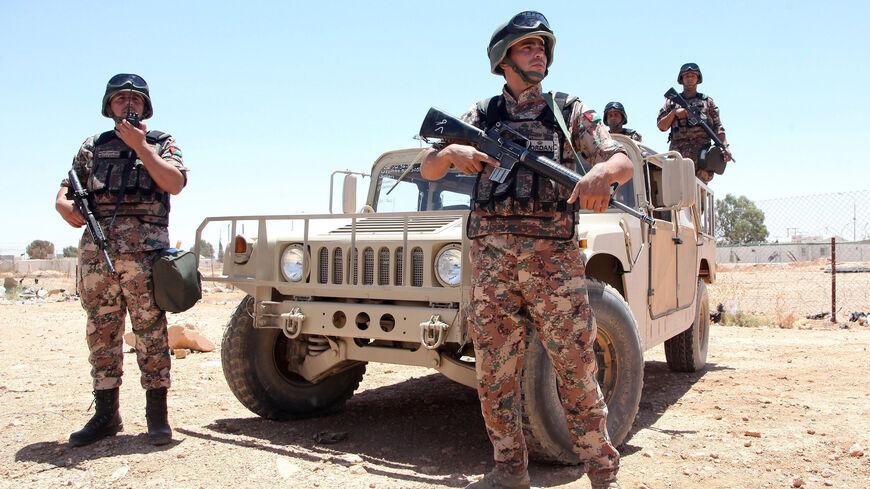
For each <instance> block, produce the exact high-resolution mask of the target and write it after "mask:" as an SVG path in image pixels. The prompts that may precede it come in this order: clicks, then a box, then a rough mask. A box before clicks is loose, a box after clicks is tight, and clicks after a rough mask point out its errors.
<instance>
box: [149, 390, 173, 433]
mask: <svg viewBox="0 0 870 489" xmlns="http://www.w3.org/2000/svg"><path fill="white" fill-rule="evenodd" d="M145 400H146V404H145V419H146V420H147V421H148V443H150V444H152V445H166V444H167V443H169V442H170V441H171V440H172V429H170V428H169V421H167V419H166V416H167V415H166V387H161V388H159V389H148V390H147V391H145Z"/></svg>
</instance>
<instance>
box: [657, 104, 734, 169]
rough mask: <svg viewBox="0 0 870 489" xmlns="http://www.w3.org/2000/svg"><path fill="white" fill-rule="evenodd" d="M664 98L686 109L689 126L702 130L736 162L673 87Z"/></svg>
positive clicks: (716, 136) (711, 130) (711, 129)
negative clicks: (698, 127) (699, 127)
mask: <svg viewBox="0 0 870 489" xmlns="http://www.w3.org/2000/svg"><path fill="white" fill-rule="evenodd" d="M665 98H666V99H668V100H671V101H673V102H674V103H675V104H677V105H679V106H680V107H682V108H684V109H686V112H688V113H689V125H690V126H701V129H703V130H704V132H706V133H707V136H710V139H712V140H713V143H714V144H715V145H716V146H719V148H720V149H721V150H722V152H723V153H725V154H726V155H728V157H729V158H731V161H735V162H736V161H737V160H735V159H734V155H732V154H731V151H728V148H726V147H725V144H724V143H723V142H722V140H721V139H719V135H718V134H716V133H715V132H714V131H713V128H711V127H710V126H709V125H708V124H707V123H706V122H704V119H701V114H699V113H698V112H697V111H696V110H694V109H693V108H692V107H691V106H690V105H689V102H687V101H686V99H685V98H684V97H683V96H682V95H681V94H680V93H678V92H677V91H676V90H675V89H674V87H671V88H669V89H668V91H667V92H665Z"/></svg>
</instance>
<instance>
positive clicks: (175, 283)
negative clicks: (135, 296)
mask: <svg viewBox="0 0 870 489" xmlns="http://www.w3.org/2000/svg"><path fill="white" fill-rule="evenodd" d="M151 274H152V280H153V282H154V300H155V302H157V307H159V308H160V309H163V310H164V311H167V312H183V311H186V310H188V309H190V308H191V307H193V306H194V304H196V303H197V301H199V300H200V299H201V298H202V275H201V274H200V273H199V270H197V260H196V255H194V254H193V253H192V252H190V251H183V250H182V251H179V250H176V249H175V248H166V249H165V250H162V251H161V252H160V255H159V256H158V257H157V260H156V261H155V262H154V266H153V267H152V271H151Z"/></svg>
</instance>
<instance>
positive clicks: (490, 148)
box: [420, 108, 653, 225]
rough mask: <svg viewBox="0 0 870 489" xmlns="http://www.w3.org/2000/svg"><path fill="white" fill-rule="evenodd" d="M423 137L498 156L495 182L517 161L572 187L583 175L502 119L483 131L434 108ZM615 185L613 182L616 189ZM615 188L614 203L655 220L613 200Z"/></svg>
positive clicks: (423, 131) (426, 122)
mask: <svg viewBox="0 0 870 489" xmlns="http://www.w3.org/2000/svg"><path fill="white" fill-rule="evenodd" d="M420 137H422V138H423V139H424V140H427V139H426V138H438V139H447V140H452V141H459V142H463V143H468V144H472V145H474V146H476V147H477V148H478V149H479V150H480V151H481V152H483V153H486V154H488V155H489V156H492V157H493V158H495V159H497V160H498V162H499V165H500V166H498V167H496V168H493V170H492V174H490V176H489V179H490V180H492V181H494V182H498V183H504V181H505V180H506V179H507V177H508V175H510V173H511V171H513V169H514V166H515V165H516V164H517V163H520V164H522V165H525V166H527V167H529V168H530V169H531V170H532V171H533V172H535V173H539V174H541V175H544V176H545V177H548V178H550V179H552V180H555V181H556V182H557V183H559V184H560V185H564V186H566V187H568V188H570V189H572V190H573V189H574V186H575V185H577V182H579V181H580V179H581V178H582V176H581V175H580V174H578V173H576V172H573V171H571V170H569V169H568V168H565V167H564V166H562V165H560V164H558V163H556V162H555V161H553V160H551V159H549V158H545V157H543V156H540V155H538V154H536V153H534V152H533V151H531V150H529V149H528V147H527V145H528V142H529V140H528V138H526V137H524V136H523V135H521V134H520V133H518V132H517V131H515V130H513V129H511V128H510V127H508V126H506V125H504V124H502V123H501V122H498V123H496V124H495V126H493V128H492V129H490V130H489V131H487V132H484V131H482V130H480V129H478V128H476V127H474V126H472V125H471V124H468V123H466V122H463V121H461V120H459V119H457V118H455V117H453V116H452V115H450V114H447V113H446V112H442V111H440V110H438V109H436V108H431V109H429V113H427V114H426V118H425V119H423V125H422V126H421V127H420ZM427 141H428V140H427ZM517 141H520V142H519V143H518V142H517ZM615 189H616V186H615V185H614V187H613V190H615ZM613 190H611V195H610V197H611V198H610V205H611V206H613V207H616V208H617V209H620V210H622V211H624V212H627V213H629V214H631V215H632V216H634V217H636V218H638V219H640V220H641V221H643V222H645V223H647V224H649V225H652V224H653V219H652V218H651V217H649V216H647V215H645V214H643V213H642V212H640V211H638V210H636V209H633V208H631V207H629V206H627V205H625V204H623V203H622V202H619V201H617V200H614V199H613Z"/></svg>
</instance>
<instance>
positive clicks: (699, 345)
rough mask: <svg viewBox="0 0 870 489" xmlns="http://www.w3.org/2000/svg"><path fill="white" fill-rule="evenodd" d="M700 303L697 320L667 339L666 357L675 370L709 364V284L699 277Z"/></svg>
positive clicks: (700, 367) (695, 368)
mask: <svg viewBox="0 0 870 489" xmlns="http://www.w3.org/2000/svg"><path fill="white" fill-rule="evenodd" d="M697 297H698V304H697V306H696V307H695V321H693V322H692V325H691V326H690V327H689V329H687V330H685V331H683V332H682V333H680V334H678V335H677V336H674V337H673V338H671V339H669V340H666V341H665V359H666V360H667V361H668V368H670V369H671V370H672V371H674V372H696V371H698V370H701V369H703V368H704V366H705V365H707V346H708V344H709V342H710V304H709V298H708V297H707V286H706V285H705V284H704V281H703V280H702V279H698V295H697Z"/></svg>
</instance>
